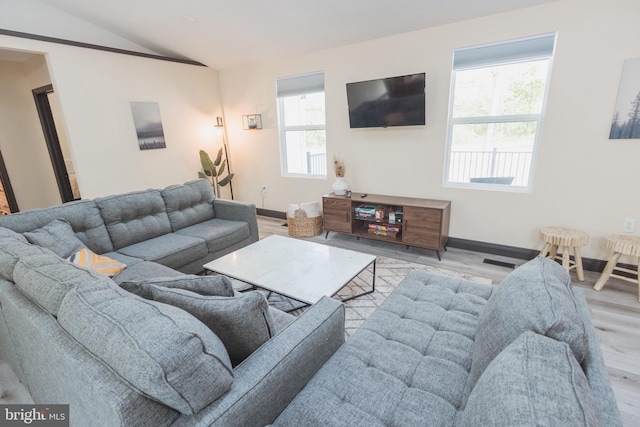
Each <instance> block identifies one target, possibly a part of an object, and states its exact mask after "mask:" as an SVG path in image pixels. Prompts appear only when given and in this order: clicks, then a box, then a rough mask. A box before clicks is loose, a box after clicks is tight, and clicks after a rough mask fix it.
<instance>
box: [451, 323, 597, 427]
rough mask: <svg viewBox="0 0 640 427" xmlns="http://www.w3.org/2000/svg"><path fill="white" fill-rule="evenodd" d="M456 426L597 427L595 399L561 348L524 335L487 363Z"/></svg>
mask: <svg viewBox="0 0 640 427" xmlns="http://www.w3.org/2000/svg"><path fill="white" fill-rule="evenodd" d="M460 415H461V416H459V418H458V422H457V424H456V425H457V426H458V427H466V426H488V425H491V426H505V427H518V426H523V427H524V426H533V425H537V426H553V425H555V426H578V425H580V426H599V425H601V424H600V419H599V416H598V413H597V405H596V402H595V398H594V396H593V394H592V392H591V388H590V387H589V383H588V381H587V378H586V377H585V375H584V372H583V371H582V368H581V367H580V364H579V363H578V361H577V360H576V359H575V357H574V355H573V351H572V350H571V349H570V348H569V346H568V345H567V344H566V343H563V342H560V341H556V340H554V339H551V338H548V337H545V336H543V335H538V334H536V333H533V332H525V333H524V334H522V335H521V336H520V337H519V338H518V339H516V340H515V341H514V342H513V343H511V344H510V345H509V346H508V347H507V348H505V349H504V350H503V351H502V353H500V354H499V355H498V356H496V358H495V359H494V360H493V361H492V362H491V363H490V364H489V366H488V367H487V369H486V370H485V371H484V373H483V374H482V376H481V377H480V379H479V380H478V383H477V384H476V386H475V388H474V389H473V392H472V393H471V394H470V395H469V399H468V401H467V405H466V407H465V409H464V412H463V413H462V414H460Z"/></svg>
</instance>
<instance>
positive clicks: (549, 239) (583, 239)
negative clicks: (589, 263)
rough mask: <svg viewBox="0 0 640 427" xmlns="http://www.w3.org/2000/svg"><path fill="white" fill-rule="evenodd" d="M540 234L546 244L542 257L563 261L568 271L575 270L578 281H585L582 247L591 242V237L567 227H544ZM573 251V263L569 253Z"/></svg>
mask: <svg viewBox="0 0 640 427" xmlns="http://www.w3.org/2000/svg"><path fill="white" fill-rule="evenodd" d="M540 233H541V234H542V239H543V240H544V242H545V243H544V246H543V247H542V250H541V251H540V256H543V257H547V258H551V259H561V260H562V266H563V267H564V268H565V269H566V270H567V271H571V270H572V269H574V268H575V269H576V273H577V275H578V280H581V281H584V270H583V268H582V257H581V256H580V246H584V245H586V244H587V243H588V242H589V235H588V234H587V233H585V232H584V231H580V230H576V229H575V228H567V227H542V228H541V229H540ZM558 249H559V250H560V251H561V252H562V257H560V256H558ZM571 249H572V250H573V261H571V255H570V253H569V250H571Z"/></svg>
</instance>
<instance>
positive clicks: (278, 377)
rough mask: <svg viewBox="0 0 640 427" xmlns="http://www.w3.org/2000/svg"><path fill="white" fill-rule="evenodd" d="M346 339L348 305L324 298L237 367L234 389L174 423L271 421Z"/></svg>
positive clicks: (255, 423)
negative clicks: (195, 412) (345, 316)
mask: <svg viewBox="0 0 640 427" xmlns="http://www.w3.org/2000/svg"><path fill="white" fill-rule="evenodd" d="M343 342H344V306H343V305H342V303H340V302H339V301H337V300H334V299H332V298H329V297H324V298H322V299H321V300H320V301H318V302H317V303H316V304H314V305H313V306H312V307H310V308H309V309H308V310H307V311H306V312H305V313H304V314H302V315H301V316H300V317H299V318H298V319H296V320H295V321H294V322H292V323H291V324H289V326H287V327H286V328H284V329H283V330H282V331H281V332H280V333H278V334H277V335H276V336H274V337H273V338H271V339H270V340H269V341H267V342H266V343H265V344H264V345H262V346H261V347H260V348H259V349H258V350H256V351H255V352H254V353H253V354H252V355H251V356H249V357H248V358H247V359H245V360H244V361H243V362H242V363H241V364H240V365H238V366H237V367H236V368H235V378H234V381H233V385H232V386H231V389H230V390H229V391H228V392H227V393H226V394H225V395H224V396H222V397H221V398H219V399H218V400H216V401H215V402H213V403H211V404H210V405H209V406H207V407H206V408H204V409H202V410H201V411H200V412H198V413H197V414H194V415H182V416H181V417H180V418H178V420H176V422H175V423H174V424H173V426H225V427H228V426H239V427H250V426H264V425H267V424H271V423H272V422H273V421H274V420H275V419H276V418H277V416H278V415H279V414H280V412H282V411H283V410H284V408H285V407H286V406H287V405H288V404H289V403H290V402H291V400H293V398H294V397H295V396H296V395H297V394H298V392H299V391H300V390H301V389H302V388H303V387H304V386H305V385H306V384H307V382H308V381H309V380H310V379H311V377H313V375H315V373H316V372H317V371H318V369H320V367H322V365H323V364H324V363H325V362H326V361H327V360H328V359H329V358H330V357H331V355H333V353H334V352H335V351H336V350H337V349H338V348H339V347H340V346H341V345H342V343H343Z"/></svg>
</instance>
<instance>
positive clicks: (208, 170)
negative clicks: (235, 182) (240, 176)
mask: <svg viewBox="0 0 640 427" xmlns="http://www.w3.org/2000/svg"><path fill="white" fill-rule="evenodd" d="M200 163H201V164H202V169H203V170H204V172H200V171H199V172H198V177H200V178H205V179H206V180H208V181H209V182H211V186H212V187H213V192H214V193H215V195H216V197H220V187H224V186H225V185H227V184H229V183H231V180H232V179H233V176H234V174H233V173H229V172H227V176H225V177H224V178H223V177H222V175H223V174H224V172H225V170H226V168H227V160H226V159H225V160H222V147H221V148H220V150H218V155H217V156H216V159H215V161H212V160H211V158H210V157H209V154H207V152H206V151H204V150H200Z"/></svg>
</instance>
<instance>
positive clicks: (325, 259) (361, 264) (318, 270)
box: [204, 235, 376, 304]
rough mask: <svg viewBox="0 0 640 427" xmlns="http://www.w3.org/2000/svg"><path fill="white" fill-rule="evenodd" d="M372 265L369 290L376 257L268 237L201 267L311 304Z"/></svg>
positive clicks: (330, 293) (372, 289) (287, 238)
mask: <svg viewBox="0 0 640 427" xmlns="http://www.w3.org/2000/svg"><path fill="white" fill-rule="evenodd" d="M369 265H373V280H372V283H371V290H370V291H366V292H363V293H361V294H358V295H354V296H351V297H349V298H346V299H343V300H342V301H347V300H350V299H353V298H356V297H359V296H362V295H366V294H370V293H372V292H373V291H374V290H375V280H376V257H375V256H374V255H368V254H363V253H360V252H355V251H350V250H347V249H340V248H334V247H331V246H326V245H321V244H319V243H313V242H309V241H306V240H299V239H293V238H289V237H283V236H275V235H274V236H269V237H267V238H265V239H262V240H259V241H258V242H256V243H253V244H251V245H249V246H245V247H244V248H241V249H238V250H237V251H235V252H232V253H230V254H228V255H225V256H223V257H221V258H218V259H216V260H214V261H211V262H209V263H207V264H205V265H204V268H205V269H207V270H210V271H213V272H216V273H219V274H223V275H225V276H229V277H232V278H234V279H238V280H241V281H243V282H246V283H249V284H251V285H253V286H256V287H259V288H262V289H266V290H269V291H273V292H275V293H278V294H280V295H284V296H286V297H289V298H292V299H295V300H297V301H301V302H304V303H306V304H315V303H316V302H318V300H320V298H322V297H323V296H325V295H326V296H333V295H335V294H336V293H337V292H338V291H339V290H340V289H342V288H343V287H344V286H345V285H346V284H347V283H349V282H350V281H351V280H352V279H354V278H355V277H356V276H358V275H359V274H360V273H361V272H362V271H363V270H364V269H366V268H367V267H368V266H369Z"/></svg>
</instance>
